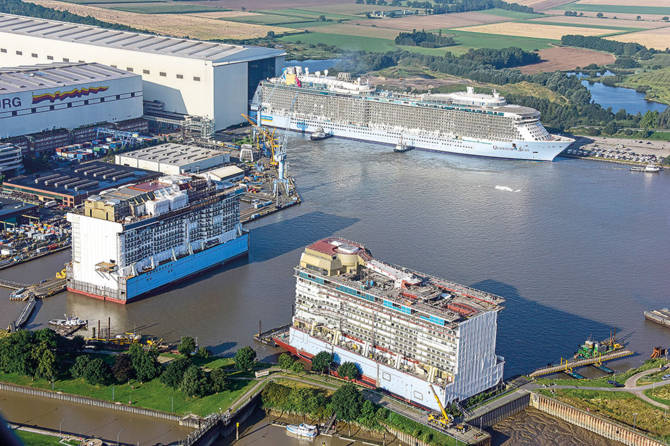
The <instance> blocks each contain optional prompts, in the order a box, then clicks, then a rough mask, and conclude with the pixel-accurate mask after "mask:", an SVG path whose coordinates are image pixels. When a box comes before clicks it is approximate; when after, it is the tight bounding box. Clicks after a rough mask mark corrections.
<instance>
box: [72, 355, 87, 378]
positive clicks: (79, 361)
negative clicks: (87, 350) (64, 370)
mask: <svg viewBox="0 0 670 446" xmlns="http://www.w3.org/2000/svg"><path fill="white" fill-rule="evenodd" d="M89 361H90V359H89V357H88V355H79V356H77V358H76V359H75V360H74V364H73V365H72V367H70V375H72V377H73V378H83V376H84V372H85V371H86V366H87V365H88V363H89Z"/></svg>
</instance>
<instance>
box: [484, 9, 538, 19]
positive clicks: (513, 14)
mask: <svg viewBox="0 0 670 446" xmlns="http://www.w3.org/2000/svg"><path fill="white" fill-rule="evenodd" d="M477 12H483V13H485V14H491V15H497V16H499V17H508V18H511V19H532V18H536V19H537V18H539V17H546V15H545V14H532V13H530V12H521V11H510V10H508V9H500V8H492V9H483V10H481V11H477Z"/></svg>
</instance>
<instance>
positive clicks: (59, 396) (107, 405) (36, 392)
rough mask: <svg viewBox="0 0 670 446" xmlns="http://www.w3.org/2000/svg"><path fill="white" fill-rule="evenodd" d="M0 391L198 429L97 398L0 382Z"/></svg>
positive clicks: (167, 416)
mask: <svg viewBox="0 0 670 446" xmlns="http://www.w3.org/2000/svg"><path fill="white" fill-rule="evenodd" d="M0 391H6V392H18V393H23V394H26V395H31V396H37V397H41V398H51V399H55V400H60V401H67V402H70V403H75V404H83V405H87V406H95V407H101V408H103V409H111V410H117V411H120V412H128V413H132V414H134V415H143V416H146V417H154V418H160V419H163V420H168V421H174V422H177V423H179V422H181V424H182V425H184V426H187V427H196V428H197V427H198V424H197V422H195V421H189V420H184V421H182V419H181V417H179V416H177V415H173V414H170V413H167V412H161V411H158V410H153V409H145V408H142V407H133V406H128V405H126V404H121V403H111V402H109V401H103V400H98V399H95V398H89V397H86V396H79V395H72V394H69V393H62V392H53V391H51V390H43V389H35V388H32V387H25V386H19V385H16V384H9V383H2V382H0Z"/></svg>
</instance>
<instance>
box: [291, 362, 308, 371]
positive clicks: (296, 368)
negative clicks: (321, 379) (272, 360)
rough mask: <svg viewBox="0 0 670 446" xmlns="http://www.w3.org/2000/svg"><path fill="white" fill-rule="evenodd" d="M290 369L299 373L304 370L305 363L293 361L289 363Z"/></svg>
mask: <svg viewBox="0 0 670 446" xmlns="http://www.w3.org/2000/svg"><path fill="white" fill-rule="evenodd" d="M291 371H292V372H295V373H301V372H304V371H305V364H303V363H302V362H300V361H294V362H293V364H291Z"/></svg>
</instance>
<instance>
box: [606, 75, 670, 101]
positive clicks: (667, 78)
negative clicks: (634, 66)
mask: <svg viewBox="0 0 670 446" xmlns="http://www.w3.org/2000/svg"><path fill="white" fill-rule="evenodd" d="M617 85H618V86H621V87H627V88H634V89H637V88H638V87H645V88H646V92H645V93H646V99H648V100H652V101H658V102H663V103H665V104H670V67H666V68H662V69H660V70H651V71H644V72H641V73H636V74H632V75H630V76H626V77H625V78H624V80H623V81H622V82H619V83H618V84H617Z"/></svg>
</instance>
